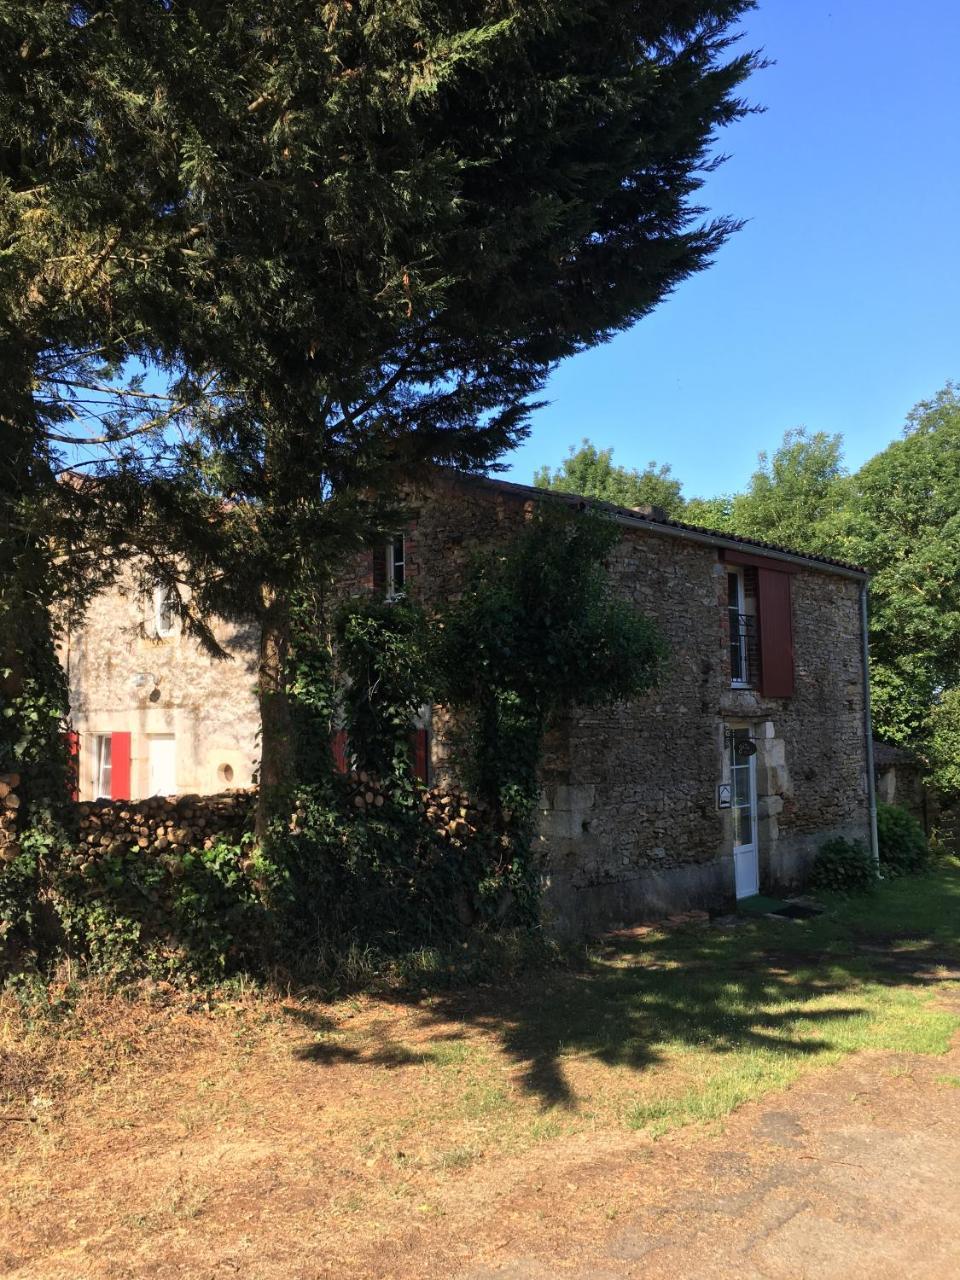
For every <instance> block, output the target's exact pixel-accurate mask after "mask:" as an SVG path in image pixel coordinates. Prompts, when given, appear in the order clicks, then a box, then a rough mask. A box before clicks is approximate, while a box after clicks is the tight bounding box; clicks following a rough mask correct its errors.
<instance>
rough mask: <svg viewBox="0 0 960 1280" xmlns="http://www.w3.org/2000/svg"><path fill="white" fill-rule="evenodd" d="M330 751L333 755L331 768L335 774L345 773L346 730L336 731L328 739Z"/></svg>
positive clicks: (346, 764) (346, 765)
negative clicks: (334, 770)
mask: <svg viewBox="0 0 960 1280" xmlns="http://www.w3.org/2000/svg"><path fill="white" fill-rule="evenodd" d="M330 750H331V752H332V753H333V767H334V768H335V769H336V771H337V773H346V772H347V771H348V769H349V763H348V760H347V731H346V729H338V730H337V731H336V733H334V734H333V736H332V737H331V739H330Z"/></svg>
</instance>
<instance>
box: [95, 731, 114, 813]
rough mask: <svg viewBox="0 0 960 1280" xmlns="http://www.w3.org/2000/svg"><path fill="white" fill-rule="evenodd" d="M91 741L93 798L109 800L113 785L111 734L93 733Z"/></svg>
mask: <svg viewBox="0 0 960 1280" xmlns="http://www.w3.org/2000/svg"><path fill="white" fill-rule="evenodd" d="M91 737H92V741H93V798H94V800H109V799H111V796H112V785H113V735H112V734H109V733H94V734H92V735H91Z"/></svg>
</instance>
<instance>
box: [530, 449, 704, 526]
mask: <svg viewBox="0 0 960 1280" xmlns="http://www.w3.org/2000/svg"><path fill="white" fill-rule="evenodd" d="M533 483H534V484H535V485H536V486H537V488H538V489H554V490H558V491H560V492H561V493H580V494H583V495H584V496H585V497H588V498H600V499H602V500H603V501H604V502H613V503H616V504H617V506H620V507H643V506H651V507H661V508H662V509H663V510H664V511H666V513H667V515H669V516H679V514H680V513H681V511H682V510H683V505H684V503H683V497H682V496H681V492H680V481H679V480H675V479H674V477H673V476H672V475H671V474H670V468H669V466H660V467H658V466H657V464H656V463H655V462H651V463H650V464H649V465H648V466H647V467H646V468H645V469H644V470H643V471H637V470H634V469H628V468H627V467H618V466H615V465H614V462H613V450H612V449H598V448H597V447H596V445H594V444H591V443H590V441H589V440H586V439H585V440H584V441H583V443H582V444H581V446H580V448H579V449H576V450H574V449H573V447H572V446H571V449H570V453H569V455H568V456H567V457H566V458H564V460H563V463H562V464H561V465H560V466H559V467H557V469H556V470H554V471H552V470H551V469H550V467H547V466H545V467H541V468H540V469H539V470H538V471H536V472H535V473H534V477H533Z"/></svg>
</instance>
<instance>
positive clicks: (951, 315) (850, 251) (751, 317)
mask: <svg viewBox="0 0 960 1280" xmlns="http://www.w3.org/2000/svg"><path fill="white" fill-rule="evenodd" d="M745 31H746V42H747V44H748V45H749V46H750V47H762V48H763V49H764V51H765V53H766V56H767V57H768V58H770V59H772V60H775V63H776V65H773V66H771V67H769V68H768V69H767V70H766V71H763V72H759V73H758V74H757V75H756V76H755V77H754V78H753V80H752V81H751V82H750V85H749V87H748V90H747V93H748V96H749V97H750V98H751V100H752V101H754V102H757V103H760V104H762V105H763V106H764V107H765V108H766V111H765V113H764V114H763V115H758V116H752V117H750V118H748V119H747V120H745V121H742V122H741V123H740V124H738V125H734V126H733V127H731V128H730V129H728V130H727V131H726V132H725V133H724V134H723V135H722V136H721V140H720V149H721V150H722V151H724V152H726V153H727V154H729V156H730V159H729V161H728V162H727V163H726V164H725V165H723V166H722V167H721V168H720V169H719V170H718V171H717V173H716V174H714V175H712V176H711V178H710V179H709V182H708V185H707V186H706V188H705V192H704V199H703V202H704V203H705V204H706V205H707V206H708V207H709V208H710V209H711V210H713V211H715V212H718V213H729V214H733V215H735V216H737V217H742V218H748V219H749V220H750V221H749V223H748V225H747V226H746V227H745V228H744V229H743V230H742V231H741V232H740V233H739V234H738V235H737V236H736V237H734V239H732V240H731V241H729V242H728V243H727V245H726V246H725V248H724V249H723V250H721V252H720V254H719V256H718V258H717V260H716V262H715V263H714V265H713V266H712V267H711V268H710V269H709V270H707V271H705V272H702V273H701V274H700V275H698V276H696V277H695V278H693V279H692V280H688V281H687V282H686V283H685V284H683V285H681V286H680V288H679V289H678V290H677V291H676V293H675V294H674V295H673V296H672V297H671V298H669V299H667V300H666V301H665V302H664V303H662V304H661V306H660V307H659V308H658V310H657V311H656V312H654V313H653V314H652V315H651V316H649V317H648V318H647V319H646V320H644V321H641V323H640V324H638V325H636V326H635V327H634V328H633V329H632V330H631V331H630V332H629V333H626V334H622V335H620V336H619V337H617V338H615V339H614V340H613V341H612V342H610V343H607V344H606V345H605V346H603V347H600V348H597V349H595V350H593V351H590V352H585V353H584V354H583V355H580V356H577V357H575V358H574V359H572V360H569V361H567V362H566V363H565V364H563V365H562V366H561V367H560V368H559V369H558V370H557V371H556V373H555V374H554V376H553V377H552V379H551V381H550V384H549V386H548V389H547V393H546V394H547V397H548V398H549V399H550V401H551V403H550V405H549V406H548V407H546V408H544V409H542V410H540V411H539V413H537V414H536V415H535V417H534V418H533V422H532V432H531V435H530V439H529V440H528V441H527V442H526V443H525V444H524V445H523V446H521V447H520V448H519V449H517V450H516V451H515V452H514V453H513V454H511V455H510V458H509V459H506V460H505V461H508V462H509V463H510V470H509V472H508V477H509V478H511V479H514V480H518V481H521V482H529V480H530V479H531V477H532V475H533V471H534V469H535V468H536V467H537V466H539V465H541V464H542V463H545V462H548V463H550V464H552V465H556V464H557V463H558V462H559V461H560V460H561V459H562V458H563V456H564V455H565V453H566V452H567V448H568V446H569V445H571V444H578V443H579V441H580V440H581V438H582V437H583V436H589V437H590V439H592V440H593V441H594V443H595V444H597V445H599V446H602V447H607V446H612V447H613V449H614V458H615V461H617V462H618V463H620V464H622V465H625V466H639V467H642V466H644V465H645V464H646V463H647V462H648V461H650V460H651V459H656V460H657V462H668V463H670V464H671V466H672V468H673V471H674V473H675V474H676V475H677V476H678V477H679V478H680V479H681V480H682V481H683V485H684V491H685V493H686V494H687V496H688V497H692V496H695V495H712V494H717V493H723V492H729V491H732V490H735V489H737V488H740V487H742V486H743V485H744V483H745V482H746V481H747V479H748V478H749V476H750V473H751V472H752V471H753V469H754V467H755V465H756V455H757V453H758V451H759V450H760V449H765V448H766V449H771V448H775V447H776V445H777V444H778V443H779V441H780V439H781V437H782V435H783V432H784V431H785V430H786V429H787V428H789V427H794V426H801V425H802V426H806V427H808V428H809V429H810V430H812V431H817V430H825V431H830V432H835V431H839V432H841V433H842V434H843V436H844V439H845V442H846V457H847V462H848V465H849V466H851V467H852V468H855V467H857V466H859V464H860V463H861V462H863V461H864V460H865V459H866V458H868V457H870V456H871V454H873V453H876V452H877V451H878V450H879V449H882V448H883V447H884V446H885V445H887V444H888V443H889V442H890V441H891V440H893V439H895V438H896V437H897V436H898V435H899V434H900V432H901V430H902V427H903V423H904V419H905V416H906V414H907V412H908V411H909V409H910V408H911V407H912V406H913V405H914V404H915V403H916V402H917V401H918V400H921V399H924V398H926V397H928V396H932V395H933V394H934V393H935V392H936V391H937V390H938V389H939V388H940V387H941V386H942V385H943V384H944V383H945V382H946V381H947V380H948V379H950V378H956V379H958V380H960V351H958V348H957V338H958V325H957V311H958V308H960V252H958V244H960V76H958V74H957V68H956V60H957V48H958V44H960V6H957V5H956V3H955V0H913V3H907V2H906V0H873V2H871V0H765V2H762V3H761V5H760V7H759V8H758V9H757V10H756V11H755V12H754V13H753V14H751V15H749V16H748V19H747V21H746V23H745Z"/></svg>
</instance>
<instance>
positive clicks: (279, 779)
mask: <svg viewBox="0 0 960 1280" xmlns="http://www.w3.org/2000/svg"><path fill="white" fill-rule="evenodd" d="M262 603H263V612H262V619H261V624H260V667H259V672H258V680H257V692H258V695H259V699H260V795H259V799H258V802H257V819H256V829H257V835H258V836H262V835H263V834H264V831H265V830H266V824H267V821H268V819H269V818H270V816H271V814H272V812H273V810H274V807H275V804H276V801H277V797H278V794H279V793H280V792H281V791H282V789H283V788H285V787H289V786H290V785H291V784H292V783H294V782H295V781H296V777H295V771H296V750H295V745H294V741H293V718H292V716H291V714H290V700H289V697H288V695H287V692H286V679H287V672H286V667H287V654H288V652H289V649H290V617H289V613H288V610H287V602H286V600H285V599H284V598H283V596H282V595H278V594H277V593H276V592H275V591H273V590H272V589H270V588H264V589H263V592H262Z"/></svg>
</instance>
